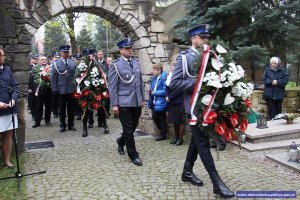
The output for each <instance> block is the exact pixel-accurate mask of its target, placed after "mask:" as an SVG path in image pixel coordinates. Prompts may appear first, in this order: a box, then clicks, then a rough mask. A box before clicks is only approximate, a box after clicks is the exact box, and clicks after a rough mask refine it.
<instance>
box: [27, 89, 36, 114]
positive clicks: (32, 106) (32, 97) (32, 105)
mask: <svg viewBox="0 0 300 200" xmlns="http://www.w3.org/2000/svg"><path fill="white" fill-rule="evenodd" d="M28 106H29V108H30V111H31V115H32V117H33V118H34V117H35V110H36V109H35V108H36V96H35V94H34V93H29V96H28Z"/></svg>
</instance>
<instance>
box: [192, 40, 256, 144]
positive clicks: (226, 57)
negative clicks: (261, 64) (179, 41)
mask: <svg viewBox="0 0 300 200" xmlns="http://www.w3.org/2000/svg"><path fill="white" fill-rule="evenodd" d="M200 51H202V52H203V54H201V55H200V56H199V58H197V59H196V62H195V66H194V67H195V69H196V70H195V71H197V72H201V70H202V72H201V73H200V74H203V75H202V77H199V76H198V80H197V85H196V89H195V91H194V94H193V96H195V95H196V94H197V93H198V98H197V99H196V100H195V106H194V107H195V108H194V109H195V110H196V111H197V112H196V113H199V115H198V116H196V118H197V122H198V125H199V126H200V128H201V129H202V130H203V131H204V132H205V133H208V134H210V135H211V134H212V135H211V136H213V138H217V137H221V136H225V139H226V140H234V139H238V138H239V137H237V135H239V134H241V133H244V132H245V131H246V129H247V127H248V112H249V109H250V108H251V101H250V99H249V98H250V95H251V94H252V90H253V85H252V84H251V83H248V82H247V81H246V79H245V73H244V69H243V68H242V67H241V66H240V65H237V64H236V63H235V62H234V60H233V59H232V57H231V55H230V53H229V52H227V50H226V49H225V48H223V46H221V45H219V44H218V45H216V52H217V53H215V52H214V51H212V50H210V47H209V46H207V45H204V46H203V49H200ZM205 59H206V63H205V61H204V60H205ZM205 66H206V68H205ZM203 68H205V71H204V73H203V70H204V69H203ZM199 85H200V87H199ZM197 86H198V91H196V90H197Z"/></svg>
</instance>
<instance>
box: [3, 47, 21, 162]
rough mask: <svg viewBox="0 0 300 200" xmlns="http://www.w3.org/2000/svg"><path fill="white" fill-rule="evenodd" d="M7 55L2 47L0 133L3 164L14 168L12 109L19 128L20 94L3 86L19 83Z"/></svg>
mask: <svg viewBox="0 0 300 200" xmlns="http://www.w3.org/2000/svg"><path fill="white" fill-rule="evenodd" d="M5 57H6V56H5V54H4V51H3V50H2V49H0V84H1V85H2V86H0V135H1V137H2V154H3V165H4V167H5V168H14V167H15V166H14V165H13V164H12V163H11V162H10V158H11V149H12V134H13V123H12V116H11V109H12V110H13V113H14V116H13V118H14V124H15V128H18V119H17V116H16V113H17V112H18V107H17V105H16V103H17V98H18V94H17V92H15V91H14V92H12V94H10V92H9V89H8V88H6V87H3V86H8V87H12V88H16V87H17V86H18V83H17V81H16V79H15V77H14V75H13V73H12V71H11V69H10V68H9V67H8V66H7V65H6V64H5V63H4V61H5Z"/></svg>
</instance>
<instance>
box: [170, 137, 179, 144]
mask: <svg viewBox="0 0 300 200" xmlns="http://www.w3.org/2000/svg"><path fill="white" fill-rule="evenodd" d="M177 140H178V138H176V137H175V138H174V139H173V140H172V141H171V142H170V144H175V143H176V142H177Z"/></svg>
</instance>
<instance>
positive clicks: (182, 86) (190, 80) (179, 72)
mask: <svg viewBox="0 0 300 200" xmlns="http://www.w3.org/2000/svg"><path fill="white" fill-rule="evenodd" d="M182 55H185V56H186V61H187V70H188V73H189V74H190V75H191V77H189V76H187V75H186V74H184V73H183V67H182ZM197 57H198V54H197V52H196V51H194V50H193V49H192V48H189V49H188V50H187V51H183V52H181V53H180V54H178V56H177V58H176V63H175V67H174V71H173V75H172V78H171V83H170V88H171V90H176V92H178V93H183V96H184V97H183V104H184V110H185V112H186V113H187V114H191V108H190V101H191V98H192V94H193V91H194V88H195V85H196V81H197V80H196V78H195V77H193V76H195V72H194V69H193V66H194V61H195V58H197Z"/></svg>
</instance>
